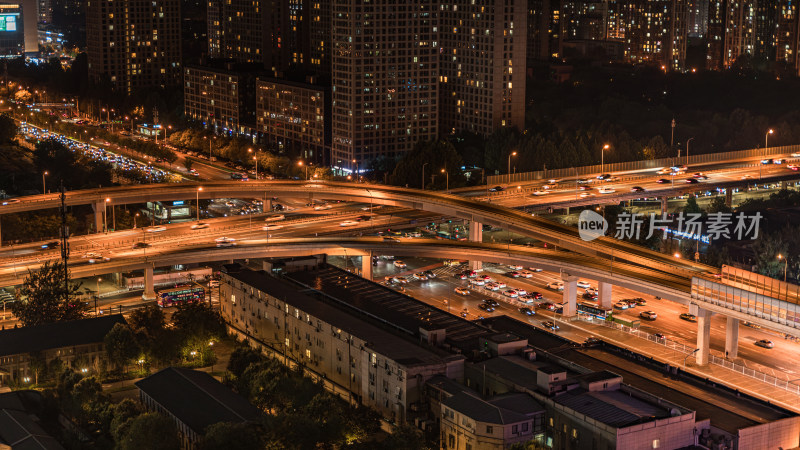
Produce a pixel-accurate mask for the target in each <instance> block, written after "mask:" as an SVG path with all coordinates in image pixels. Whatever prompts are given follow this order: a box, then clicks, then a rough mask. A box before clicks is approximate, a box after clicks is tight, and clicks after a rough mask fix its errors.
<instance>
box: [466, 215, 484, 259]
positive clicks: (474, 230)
mask: <svg viewBox="0 0 800 450" xmlns="http://www.w3.org/2000/svg"><path fill="white" fill-rule="evenodd" d="M469 240H470V241H472V242H483V224H482V223H480V222H475V221H474V220H473V221H470V223H469ZM469 268H470V269H471V270H481V269H482V268H483V262H482V261H470V262H469Z"/></svg>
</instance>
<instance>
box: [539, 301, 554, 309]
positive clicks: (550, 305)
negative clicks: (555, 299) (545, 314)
mask: <svg viewBox="0 0 800 450" xmlns="http://www.w3.org/2000/svg"><path fill="white" fill-rule="evenodd" d="M536 307H537V308H539V309H546V310H548V311H553V310H555V309H556V305H555V303H551V302H541V303H539V304H537V305H536Z"/></svg>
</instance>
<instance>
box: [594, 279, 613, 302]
mask: <svg viewBox="0 0 800 450" xmlns="http://www.w3.org/2000/svg"><path fill="white" fill-rule="evenodd" d="M612 286H613V285H612V284H611V283H607V282H605V281H601V282H599V283H598V286H597V298H598V299H599V300H600V306H602V307H604V308H611V298H612V297H611V287H612Z"/></svg>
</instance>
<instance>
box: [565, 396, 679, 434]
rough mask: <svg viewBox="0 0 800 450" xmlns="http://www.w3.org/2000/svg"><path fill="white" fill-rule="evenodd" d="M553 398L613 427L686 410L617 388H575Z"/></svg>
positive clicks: (663, 417)
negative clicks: (596, 389) (589, 389)
mask: <svg viewBox="0 0 800 450" xmlns="http://www.w3.org/2000/svg"><path fill="white" fill-rule="evenodd" d="M553 401H555V402H556V403H558V404H559V405H563V406H565V407H567V408H570V409H572V410H573V411H576V412H578V413H580V414H583V415H586V416H588V417H591V418H592V419H594V420H597V421H598V422H601V423H604V424H606V425H609V426H612V427H616V428H624V427H629V426H631V425H636V424H640V423H646V422H650V421H653V420H656V419H665V418H668V417H672V416H673V415H682V414H685V413H686V412H687V411H685V410H681V409H678V408H671V407H670V405H660V404H655V403H652V402H648V401H645V400H643V399H640V398H637V397H635V396H633V395H630V394H629V393H628V392H623V391H620V390H611V391H592V392H590V391H587V390H586V389H583V388H577V389H572V390H569V391H566V392H563V393H560V394H557V395H555V396H554V397H553Z"/></svg>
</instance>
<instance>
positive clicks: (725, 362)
mask: <svg viewBox="0 0 800 450" xmlns="http://www.w3.org/2000/svg"><path fill="white" fill-rule="evenodd" d="M576 317H578V318H579V319H578V320H581V321H585V322H589V323H593V324H595V325H601V326H604V327H606V328H612V329H615V330H619V331H622V332H624V333H627V334H630V335H632V336H636V337H638V338H641V339H645V340H647V341H650V342H652V343H654V344H658V345H663V346H664V347H665V348H668V349H670V350H675V351H677V352H680V353H682V354H684V355H690V354H692V353H694V351H695V348H696V347H695V346H688V345H686V344H683V343H682V342H677V341H674V340H672V339H667V338H661V337H658V336H656V335H654V334H651V333H648V332H646V331H642V330H640V329H638V328H633V327H629V326H627V325H623V324H621V323H617V322H611V321H607V320H591V318H585V317H581V316H576ZM639 351H641V350H639ZM709 362H710V363H711V364H714V365H717V366H720V367H723V368H725V369H728V370H732V371H734V372H737V373H740V374H742V375H744V376H746V377H749V378H753V379H754V380H757V381H761V382H763V383H765V384H769V385H771V386H775V387H777V388H780V389H783V390H785V391H788V392H791V393H793V394H799V395H800V385H797V384H795V383H792V382H791V380H789V379H788V376H787V378H786V379H783V378H778V377H775V376H773V375H768V374H766V373H764V372H761V371H759V370H756V369H752V368H750V367H747V366H745V365H743V364H739V363H736V362H734V361H731V360H729V359H725V358H722V357H719V356H716V355H714V354H710V355H709Z"/></svg>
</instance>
